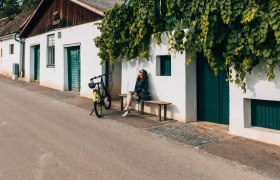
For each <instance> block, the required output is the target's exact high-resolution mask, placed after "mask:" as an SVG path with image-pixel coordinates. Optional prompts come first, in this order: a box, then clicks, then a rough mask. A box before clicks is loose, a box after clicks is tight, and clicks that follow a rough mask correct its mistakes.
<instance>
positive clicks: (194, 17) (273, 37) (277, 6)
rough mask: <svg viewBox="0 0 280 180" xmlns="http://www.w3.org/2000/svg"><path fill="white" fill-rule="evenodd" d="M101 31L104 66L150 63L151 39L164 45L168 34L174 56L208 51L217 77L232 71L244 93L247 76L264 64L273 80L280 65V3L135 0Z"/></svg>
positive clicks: (109, 15)
mask: <svg viewBox="0 0 280 180" xmlns="http://www.w3.org/2000/svg"><path fill="white" fill-rule="evenodd" d="M99 28H100V30H101V36H100V37H97V38H96V39H95V43H96V46H97V47H98V48H99V49H100V52H99V56H100V58H101V59H102V62H104V61H110V62H111V63H113V62H114V61H116V60H122V59H127V60H131V59H134V58H136V57H138V56H140V57H144V58H147V59H148V58H149V45H150V40H151V36H152V35H154V36H155V38H156V39H157V42H158V43H159V44H160V43H161V39H160V37H161V36H160V34H161V33H167V34H168V35H169V44H170V49H169V51H170V52H172V51H173V52H174V51H176V52H185V51H186V52H187V53H188V54H189V56H188V58H187V59H186V63H190V62H191V61H192V60H195V59H196V55H197V53H202V54H203V55H204V56H205V57H206V58H207V60H208V63H209V65H210V67H211V68H212V69H213V71H214V72H215V73H218V71H219V69H221V70H224V71H226V72H227V77H228V80H229V81H231V82H235V83H236V84H238V85H240V86H241V88H242V89H244V90H246V84H245V78H246V76H247V75H248V74H250V73H251V71H252V69H253V68H254V67H255V66H256V65H258V64H259V63H260V62H261V61H264V62H265V64H266V65H265V67H264V69H265V72H266V73H267V77H268V80H272V79H274V78H275V74H274V70H275V68H276V67H277V68H279V65H280V64H279V63H280V46H279V45H280V2H279V0H267V1H263V0H247V1H244V0H199V1H198V0H133V1H132V2H131V3H129V4H128V5H116V6H115V7H114V8H113V9H112V10H110V11H108V12H107V13H106V15H105V17H104V19H103V21H102V25H101V26H100V27H99ZM183 29H188V31H187V32H185V31H183ZM171 32H172V33H171ZM218 59H222V62H223V63H222V65H221V66H218V65H217V60H218ZM231 68H234V69H235V71H236V74H235V76H234V77H233V76H232V70H230V69H231Z"/></svg>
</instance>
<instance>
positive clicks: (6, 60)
mask: <svg viewBox="0 0 280 180" xmlns="http://www.w3.org/2000/svg"><path fill="white" fill-rule="evenodd" d="M0 39H1V38H0ZM10 44H14V54H10ZM1 48H2V54H3V56H2V57H1V56H0V74H3V75H5V76H12V70H13V64H14V63H18V64H19V63H20V43H19V42H17V41H15V40H14V39H13V35H11V36H10V37H9V38H7V39H6V38H4V39H1V41H0V49H1Z"/></svg>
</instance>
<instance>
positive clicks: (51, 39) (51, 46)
mask: <svg viewBox="0 0 280 180" xmlns="http://www.w3.org/2000/svg"><path fill="white" fill-rule="evenodd" d="M47 51H48V63H47V66H54V65H55V35H54V34H51V35H48V49H47Z"/></svg>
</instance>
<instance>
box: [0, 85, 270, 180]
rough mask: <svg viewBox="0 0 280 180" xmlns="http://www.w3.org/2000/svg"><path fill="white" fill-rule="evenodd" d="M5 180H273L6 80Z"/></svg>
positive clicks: (1, 100)
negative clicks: (92, 114) (16, 85)
mask: <svg viewBox="0 0 280 180" xmlns="http://www.w3.org/2000/svg"><path fill="white" fill-rule="evenodd" d="M0 179H1V180H10V179H11V180H17V179H20V180H24V179H26V180H32V179H35V180H41V179H46V180H52V179H67V180H68V179H73V180H78V179H122V180H125V179H141V180H143V179H145V180H146V179H147V180H148V179H161V180H164V179H176V180H180V179H207V180H209V179H215V180H216V179H242V180H243V179H254V180H256V179H268V177H266V176H264V175H263V174H259V173H258V172H256V171H254V170H252V169H249V168H247V167H244V166H241V165H239V164H237V163H235V162H232V161H229V160H225V159H222V158H219V157H216V156H214V155H210V154H207V153H203V152H202V151H200V150H199V149H194V148H191V147H188V146H184V145H182V144H178V143H175V142H173V141H171V140H167V139H165V138H161V137H160V136H157V135H154V134H153V133H150V132H147V131H145V130H143V129H138V128H134V127H132V126H128V125H126V124H123V123H120V122H117V121H114V120H110V119H105V118H103V119H97V118H96V117H95V116H93V117H90V116H89V114H88V111H86V110H84V109H80V108H78V107H75V106H72V105H68V104H65V103H63V102H61V101H58V100H55V99H51V98H48V97H46V96H41V95H39V94H36V93H32V92H29V91H26V90H24V89H21V88H17V87H15V86H12V85H8V84H3V83H0Z"/></svg>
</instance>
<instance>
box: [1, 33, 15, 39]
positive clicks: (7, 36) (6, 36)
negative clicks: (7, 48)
mask: <svg viewBox="0 0 280 180" xmlns="http://www.w3.org/2000/svg"><path fill="white" fill-rule="evenodd" d="M15 34H17V33H12V34H8V35H5V36H1V37H0V41H6V40H11V39H14V36H15Z"/></svg>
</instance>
